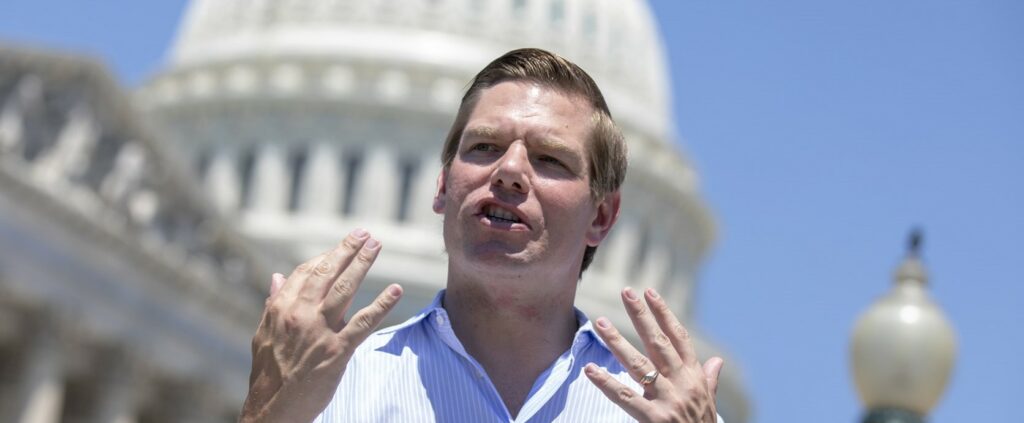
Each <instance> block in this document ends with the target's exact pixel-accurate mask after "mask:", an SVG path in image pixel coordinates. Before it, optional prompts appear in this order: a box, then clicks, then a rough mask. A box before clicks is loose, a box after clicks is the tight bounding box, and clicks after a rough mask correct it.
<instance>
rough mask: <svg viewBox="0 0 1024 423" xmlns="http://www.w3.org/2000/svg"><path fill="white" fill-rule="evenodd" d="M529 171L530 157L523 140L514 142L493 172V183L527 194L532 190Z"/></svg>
mask: <svg viewBox="0 0 1024 423" xmlns="http://www.w3.org/2000/svg"><path fill="white" fill-rule="evenodd" d="M529 171H530V158H529V156H528V155H527V151H526V147H525V146H523V145H522V143H521V142H515V143H512V145H510V146H509V148H508V149H506V150H505V153H504V154H502V156H501V159H500V160H499V161H498V164H497V167H496V168H495V169H494V173H492V174H491V185H495V186H499V187H502V188H507V189H511V190H513V191H516V192H519V193H521V194H526V193H528V192H530V178H529V175H528V173H529Z"/></svg>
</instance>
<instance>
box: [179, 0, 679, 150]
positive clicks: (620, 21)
mask: <svg viewBox="0 0 1024 423" xmlns="http://www.w3.org/2000/svg"><path fill="white" fill-rule="evenodd" d="M527 46H535V47H541V48H545V49H549V50H552V51H554V52H557V53H559V54H561V55H563V56H565V57H567V58H568V59H570V60H573V61H574V62H576V63H579V64H580V65H581V66H582V67H583V68H584V69H586V70H587V71H588V72H589V73H590V74H591V75H592V76H593V77H594V78H595V79H596V80H597V82H598V84H599V85H600V86H601V87H602V90H603V91H604V94H605V96H606V97H608V101H609V104H610V105H611V106H612V112H613V113H614V114H615V116H616V121H618V122H619V123H620V125H623V126H625V127H627V128H628V129H631V130H633V131H637V132H640V133H642V134H644V135H646V136H647V137H650V138H652V139H656V140H659V141H662V142H667V141H668V140H670V139H671V138H672V134H671V130H670V129H669V128H670V125H668V124H667V123H668V122H669V119H668V116H669V115H670V112H671V111H670V110H669V107H670V104H669V98H670V97H669V93H671V87H670V86H669V79H668V77H667V74H666V72H667V69H666V66H665V58H664V52H663V48H662V44H661V40H660V37H659V35H658V33H657V25H656V24H655V22H654V20H653V17H652V16H651V11H650V9H649V7H648V5H647V3H646V2H644V1H638V0H594V1H583V0H401V1H399V0H358V1H354V0H277V1H268V0H197V1H193V2H192V3H191V5H190V8H189V10H188V12H187V15H186V17H185V20H184V22H183V24H182V26H181V30H180V33H179V37H178V39H177V41H176V44H175V46H174V48H173V51H172V57H171V60H170V62H171V66H172V67H175V68H191V67H196V66H203V65H213V64H216V63H225V62H234V61H238V60H252V59H259V58H275V59H280V58H282V57H286V58H290V59H296V60H301V59H303V58H307V57H316V58H317V59H318V60H322V59H323V58H325V57H333V58H335V59H340V60H343V61H346V62H352V61H360V60H367V61H372V62H378V63H379V62H392V63H412V64H416V65H417V66H430V67H435V68H440V69H439V70H443V71H444V73H448V74H451V75H452V76H454V77H464V80H466V79H468V77H470V76H472V75H473V74H475V72H476V71H478V70H479V69H480V68H481V67H483V65H485V64H486V63H487V62H489V61H490V60H492V59H494V58H495V57H496V55H495V52H496V51H499V52H500V51H507V50H511V49H514V48H519V47H527ZM499 54H500V53H499Z"/></svg>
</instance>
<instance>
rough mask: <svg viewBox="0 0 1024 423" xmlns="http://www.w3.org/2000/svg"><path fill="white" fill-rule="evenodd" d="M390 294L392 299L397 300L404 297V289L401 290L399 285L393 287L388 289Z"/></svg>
mask: <svg viewBox="0 0 1024 423" xmlns="http://www.w3.org/2000/svg"><path fill="white" fill-rule="evenodd" d="M388 294H390V295H391V296H392V297H396V298H397V297H399V296H401V295H402V288H400V287H399V286H398V285H391V286H389V287H388Z"/></svg>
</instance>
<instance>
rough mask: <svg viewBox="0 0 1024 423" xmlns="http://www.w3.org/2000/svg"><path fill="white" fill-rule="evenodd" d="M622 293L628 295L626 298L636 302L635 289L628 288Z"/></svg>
mask: <svg viewBox="0 0 1024 423" xmlns="http://www.w3.org/2000/svg"><path fill="white" fill-rule="evenodd" d="M622 292H623V293H625V294H626V298H628V299H630V300H632V301H636V292H633V288H630V287H628V286H627V287H626V289H623V290H622Z"/></svg>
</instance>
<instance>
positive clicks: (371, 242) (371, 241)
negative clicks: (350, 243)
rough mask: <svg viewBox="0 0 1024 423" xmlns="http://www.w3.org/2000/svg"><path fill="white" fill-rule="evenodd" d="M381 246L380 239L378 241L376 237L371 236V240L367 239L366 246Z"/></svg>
mask: <svg viewBox="0 0 1024 423" xmlns="http://www.w3.org/2000/svg"><path fill="white" fill-rule="evenodd" d="M379 246H380V241H377V240H376V239H374V238H370V240H369V241H366V248H369V249H371V250H372V249H374V248H377V247H379Z"/></svg>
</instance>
